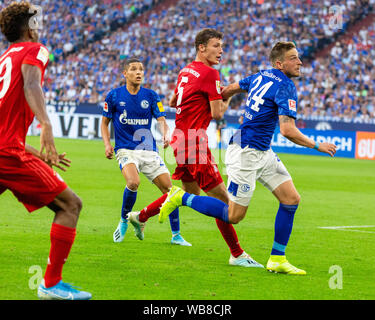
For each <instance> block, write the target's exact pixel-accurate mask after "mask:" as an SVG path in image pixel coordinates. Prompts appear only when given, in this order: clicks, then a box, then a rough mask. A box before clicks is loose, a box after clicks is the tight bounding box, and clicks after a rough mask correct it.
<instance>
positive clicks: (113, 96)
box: [107, 86, 126, 100]
mask: <svg viewBox="0 0 375 320" xmlns="http://www.w3.org/2000/svg"><path fill="white" fill-rule="evenodd" d="M123 90H126V87H125V86H121V87H117V88H113V89H111V90H110V91H109V92H108V93H107V99H112V100H115V99H116V98H117V96H118V95H119V94H120V92H122V91H123Z"/></svg>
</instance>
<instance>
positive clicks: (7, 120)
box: [0, 42, 49, 150]
mask: <svg viewBox="0 0 375 320" xmlns="http://www.w3.org/2000/svg"><path fill="white" fill-rule="evenodd" d="M48 60H49V53H48V50H47V49H46V47H45V46H43V45H42V44H40V43H34V42H22V43H16V44H13V45H11V46H10V47H9V48H8V50H7V51H5V53H4V54H3V55H2V56H1V57H0V114H1V121H0V150H2V149H6V148H12V149H20V150H24V149H25V140H26V134H27V131H28V129H29V126H30V125H31V123H32V121H33V119H34V114H33V112H32V111H31V109H30V107H29V105H28V103H27V101H26V98H25V94H24V91H23V87H24V82H23V77H22V71H21V66H22V64H31V65H35V66H38V67H39V68H40V70H41V71H42V82H43V78H44V72H45V69H46V67H47V64H48Z"/></svg>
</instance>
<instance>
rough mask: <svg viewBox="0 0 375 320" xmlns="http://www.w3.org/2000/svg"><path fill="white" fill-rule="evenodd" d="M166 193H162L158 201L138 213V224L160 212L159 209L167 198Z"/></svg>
mask: <svg viewBox="0 0 375 320" xmlns="http://www.w3.org/2000/svg"><path fill="white" fill-rule="evenodd" d="M167 196H168V193H164V194H163V195H162V196H161V197H160V198H159V199H157V200H155V201H154V202H153V203H151V204H149V205H148V206H147V207H146V208H143V209H142V210H141V212H140V213H139V222H146V221H147V220H148V218H151V217H153V216H155V215H157V214H158V213H159V212H160V207H161V205H162V204H163V202H164V201H165V199H166V198H167Z"/></svg>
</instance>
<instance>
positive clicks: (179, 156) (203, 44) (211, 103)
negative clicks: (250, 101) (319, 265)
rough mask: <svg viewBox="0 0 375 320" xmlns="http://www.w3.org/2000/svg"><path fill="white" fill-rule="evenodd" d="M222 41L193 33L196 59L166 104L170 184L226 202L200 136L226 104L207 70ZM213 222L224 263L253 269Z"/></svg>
mask: <svg viewBox="0 0 375 320" xmlns="http://www.w3.org/2000/svg"><path fill="white" fill-rule="evenodd" d="M222 38H223V34H222V33H221V32H218V31H216V30H214V29H203V30H202V31H200V32H199V33H198V34H197V36H196V38H195V48H196V52H197V55H196V59H195V61H193V62H192V63H190V64H189V65H187V66H186V67H185V68H183V69H182V70H181V71H180V73H179V75H178V80H177V86H176V89H175V91H174V94H173V96H172V97H171V99H170V102H169V105H170V106H171V107H175V108H176V128H175V130H174V132H173V134H172V139H171V146H172V148H173V151H174V155H175V158H176V162H177V167H176V170H175V172H174V174H173V175H172V179H174V180H181V182H182V188H183V189H184V190H185V191H187V192H188V193H191V194H196V195H199V194H200V192H201V190H203V191H204V192H205V193H206V194H207V195H208V196H211V197H214V198H217V199H220V200H222V201H224V202H225V203H228V200H229V199H228V194H227V190H226V187H225V184H224V182H223V179H222V177H221V175H220V172H219V169H218V166H217V164H216V163H215V160H214V159H213V156H212V155H211V152H210V149H209V147H208V138H207V133H206V130H207V127H208V126H209V124H210V122H211V120H212V119H215V120H219V119H221V118H222V117H223V115H224V112H225V111H226V110H227V108H228V104H229V101H223V98H222V96H221V86H220V75H219V72H218V71H217V70H216V69H214V68H213V66H214V65H217V64H219V63H220V59H221V56H222V54H223V48H222V44H223V43H222ZM166 198H167V195H164V196H162V197H161V198H159V199H158V200H156V201H155V202H154V203H152V204H150V205H149V206H147V207H146V208H145V209H143V210H142V211H140V214H139V218H138V219H139V221H140V223H144V222H145V221H147V219H148V218H149V217H151V216H152V215H155V214H157V213H159V210H160V206H161V205H162V204H163V202H164V201H165V200H166ZM216 223H217V226H218V228H219V230H220V232H221V234H222V236H223V237H224V239H225V241H226V243H227V244H228V246H229V248H230V251H231V256H230V259H229V263H230V264H231V265H239V266H244V267H252V266H254V263H252V258H251V257H250V256H249V255H248V254H247V253H246V252H244V250H243V249H242V248H241V246H240V244H239V241H238V237H237V234H236V231H235V229H234V227H233V226H232V225H230V224H227V223H225V222H223V221H221V220H218V219H216Z"/></svg>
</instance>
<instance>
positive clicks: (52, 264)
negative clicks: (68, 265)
mask: <svg viewBox="0 0 375 320" xmlns="http://www.w3.org/2000/svg"><path fill="white" fill-rule="evenodd" d="M75 236H76V229H75V228H69V227H65V226H62V225H60V224H56V223H53V224H52V227H51V233H50V238H51V249H50V253H49V257H48V265H47V269H46V273H45V275H44V283H45V286H46V288H49V287H53V286H55V285H56V284H57V283H58V282H59V281H60V280H61V279H62V269H63V266H64V263H65V261H66V259H67V258H68V255H69V252H70V249H71V248H72V245H73V242H74V239H75Z"/></svg>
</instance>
